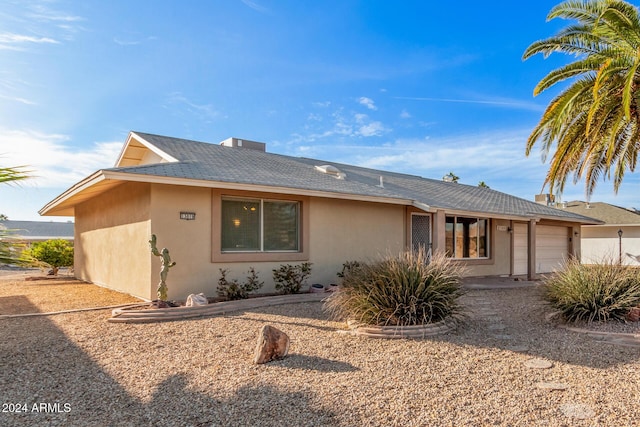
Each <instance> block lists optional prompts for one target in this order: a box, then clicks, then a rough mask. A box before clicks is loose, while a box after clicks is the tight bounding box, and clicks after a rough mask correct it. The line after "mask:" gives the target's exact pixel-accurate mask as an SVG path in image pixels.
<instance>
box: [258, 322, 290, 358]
mask: <svg viewBox="0 0 640 427" xmlns="http://www.w3.org/2000/svg"><path fill="white" fill-rule="evenodd" d="M288 352H289V336H288V335H287V334H285V333H284V332H282V331H281V330H279V329H278V328H275V327H273V326H271V325H264V326H263V327H262V329H260V333H259V334H258V343H257V345H256V351H255V356H254V358H253V363H255V364H262V363H267V362H271V361H272V360H277V359H282V358H283V357H285V356H286V355H287V353H288Z"/></svg>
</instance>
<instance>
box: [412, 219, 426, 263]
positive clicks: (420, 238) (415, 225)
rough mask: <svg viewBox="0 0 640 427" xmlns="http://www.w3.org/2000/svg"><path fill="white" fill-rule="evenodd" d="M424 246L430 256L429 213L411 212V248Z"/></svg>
mask: <svg viewBox="0 0 640 427" xmlns="http://www.w3.org/2000/svg"><path fill="white" fill-rule="evenodd" d="M421 247H422V248H424V249H425V251H426V253H427V255H429V256H431V215H428V214H427V215H425V214H417V213H414V214H411V249H413V250H414V251H418V250H419V249H420V248H421Z"/></svg>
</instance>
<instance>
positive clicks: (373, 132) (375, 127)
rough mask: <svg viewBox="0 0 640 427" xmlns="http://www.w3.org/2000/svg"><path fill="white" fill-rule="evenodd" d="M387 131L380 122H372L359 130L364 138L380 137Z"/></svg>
mask: <svg viewBox="0 0 640 427" xmlns="http://www.w3.org/2000/svg"><path fill="white" fill-rule="evenodd" d="M385 131H386V129H385V127H384V126H383V125H382V123H380V122H371V123H367V124H366V125H363V126H360V128H359V129H358V132H357V133H358V135H360V136H364V137H370V136H380V135H382V134H383V133H384V132H385Z"/></svg>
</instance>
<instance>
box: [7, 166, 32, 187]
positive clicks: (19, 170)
mask: <svg viewBox="0 0 640 427" xmlns="http://www.w3.org/2000/svg"><path fill="white" fill-rule="evenodd" d="M27 178H29V174H28V172H26V171H25V170H24V166H18V167H15V168H0V184H3V183H5V184H8V183H11V182H15V181H22V180H24V179H27Z"/></svg>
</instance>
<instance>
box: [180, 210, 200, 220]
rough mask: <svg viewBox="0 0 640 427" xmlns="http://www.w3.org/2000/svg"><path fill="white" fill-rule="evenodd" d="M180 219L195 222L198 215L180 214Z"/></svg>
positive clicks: (191, 213)
mask: <svg viewBox="0 0 640 427" xmlns="http://www.w3.org/2000/svg"><path fill="white" fill-rule="evenodd" d="M180 219H184V220H187V221H193V220H194V219H196V213H195V212H180Z"/></svg>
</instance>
